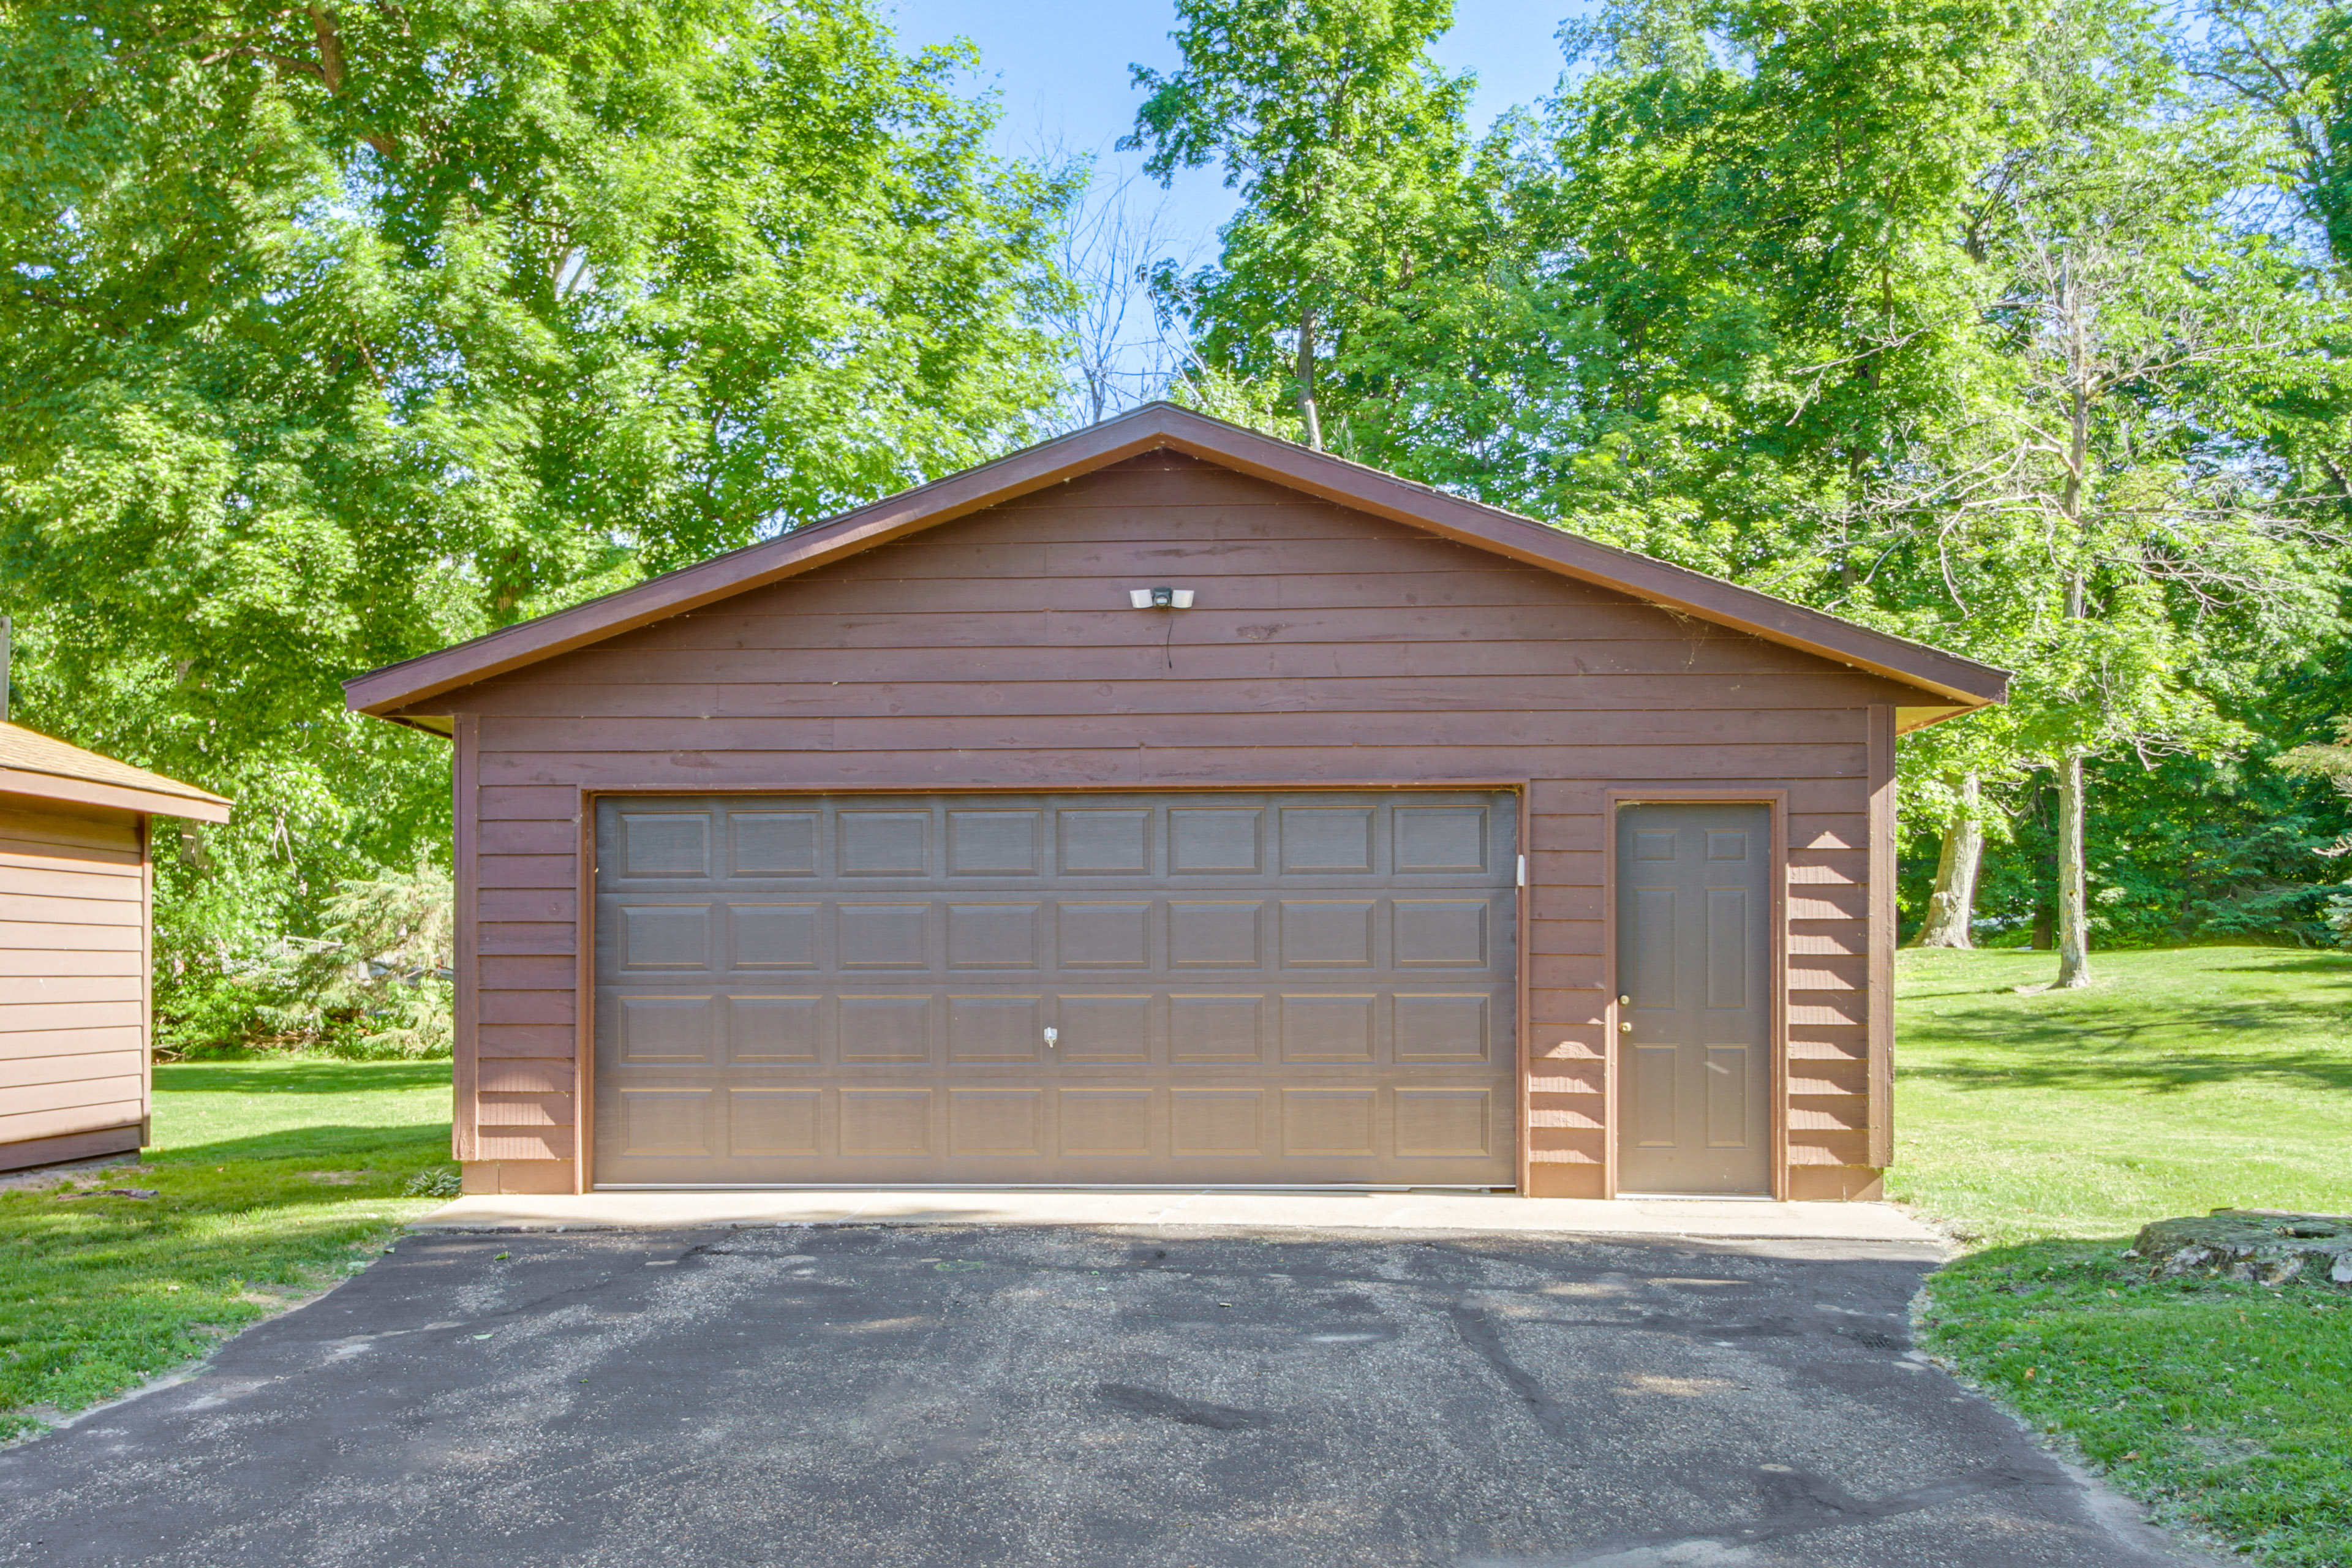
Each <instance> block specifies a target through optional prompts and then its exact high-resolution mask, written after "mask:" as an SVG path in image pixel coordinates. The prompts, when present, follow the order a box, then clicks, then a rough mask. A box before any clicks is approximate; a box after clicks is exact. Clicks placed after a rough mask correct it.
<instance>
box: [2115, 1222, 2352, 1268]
mask: <svg viewBox="0 0 2352 1568" xmlns="http://www.w3.org/2000/svg"><path fill="white" fill-rule="evenodd" d="M2126 1256H2129V1257H2136V1258H2145V1259H2147V1262H2148V1266H2149V1267H2148V1278H2150V1279H2182V1278H2185V1277H2187V1276H2189V1275H2192V1274H2201V1275H2205V1276H2208V1277H2211V1278H2222V1277H2226V1278H2229V1279H2242V1280H2245V1281H2247V1282H2248V1283H2250V1284H2255V1285H2284V1284H2287V1283H2289V1282H2290V1281H2293V1280H2297V1279H2301V1280H2305V1281H2307V1282H2309V1283H2312V1284H2330V1285H2344V1286H2352V1215H2333V1214H2294V1213H2292V1212H2290V1211H2288V1210H2285V1209H2215V1210H2214V1211H2213V1212H2212V1213H2211V1214H2210V1215H2204V1216H2202V1217H2192V1218H2187V1219H2160V1220H2158V1221H2157V1222H2156V1223H2154V1224H2153V1225H2148V1226H2142V1227H2141V1229H2140V1233H2139V1236H2138V1237H2137V1239H2136V1240H2134V1241H2133V1243H2132V1249H2131V1252H2130V1253H2129V1254H2127V1255H2126Z"/></svg>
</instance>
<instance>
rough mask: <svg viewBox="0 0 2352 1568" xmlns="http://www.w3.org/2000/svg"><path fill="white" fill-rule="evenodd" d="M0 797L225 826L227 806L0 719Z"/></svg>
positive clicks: (208, 795)
mask: <svg viewBox="0 0 2352 1568" xmlns="http://www.w3.org/2000/svg"><path fill="white" fill-rule="evenodd" d="M0 795H30V796H32V797H34V798H35V799H37V800H55V801H65V802H68V803H69V804H71V805H105V806H114V807H118V808H120V809H121V810H124V811H143V812H150V813H152V814H153V815H155V816H184V817H188V818H190V819H191V820H194V821H196V822H226V821H227V820H228V813H229V803H228V802H227V801H226V800H225V799H223V798H222V797H221V796H219V795H214V794H213V793H211V792H210V791H209V790H201V789H198V788H197V787H196V786H195V785H194V784H182V783H181V782H180V781H179V780H177V779H167V778H165V777H164V776H163V774H162V773H149V772H148V771H147V770H146V769H145V768H134V767H132V766H131V764H130V763H124V762H117V761H116V760H115V759H114V758H112V757H108V756H101V755H100V754H99V753H98V752H85V751H83V750H82V749H81V748H80V747H79V746H69V745H68V744H67V743H66V742H63V741H60V740H58V738H57V737H55V736H54V735H44V734H42V733H41V732H40V731H38V730H27V729H26V728H25V727H24V726H23V725H22V724H10V723H7V722H5V721H0Z"/></svg>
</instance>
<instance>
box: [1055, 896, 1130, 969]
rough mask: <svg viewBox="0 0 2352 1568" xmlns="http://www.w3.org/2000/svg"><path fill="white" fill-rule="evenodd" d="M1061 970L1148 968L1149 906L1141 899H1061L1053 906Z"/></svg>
mask: <svg viewBox="0 0 2352 1568" xmlns="http://www.w3.org/2000/svg"><path fill="white" fill-rule="evenodd" d="M1054 914H1055V939H1056V942H1057V944H1058V946H1059V950H1060V952H1059V957H1060V960H1061V967H1063V968H1064V969H1135V970H1143V969H1150V967H1151V905H1150V903H1149V902H1147V901H1144V900H1119V901H1112V900H1071V899H1064V900H1061V901H1060V902H1059V903H1057V904H1056V905H1055V910H1054Z"/></svg>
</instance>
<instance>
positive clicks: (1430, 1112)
mask: <svg viewBox="0 0 2352 1568" xmlns="http://www.w3.org/2000/svg"><path fill="white" fill-rule="evenodd" d="M1494 1110H1495V1095H1494V1093H1493V1091H1492V1090H1490V1089H1483V1088H1482V1089H1398V1090H1397V1091H1396V1152H1397V1156H1398V1158H1400V1159H1405V1160H1433V1159H1441V1160H1442V1159H1451V1160H1463V1159H1480V1158H1483V1157H1485V1156H1486V1154H1487V1153H1488V1152H1489V1151H1490V1150H1491V1149H1492V1147H1493V1142H1492V1141H1493V1128H1494V1124H1495V1122H1494Z"/></svg>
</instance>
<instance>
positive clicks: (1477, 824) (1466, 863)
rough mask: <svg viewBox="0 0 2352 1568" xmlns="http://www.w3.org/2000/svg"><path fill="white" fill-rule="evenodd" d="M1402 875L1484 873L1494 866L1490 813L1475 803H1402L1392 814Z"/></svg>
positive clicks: (1393, 832) (1395, 842)
mask: <svg viewBox="0 0 2352 1568" xmlns="http://www.w3.org/2000/svg"><path fill="white" fill-rule="evenodd" d="M1390 820H1391V839H1392V842H1393V844H1394V854H1395V857H1396V858H1395V862H1394V868H1395V870H1396V872H1397V874H1398V875H1400V876H1406V877H1412V876H1449V875H1452V876H1474V877H1475V876H1482V875H1484V874H1486V872H1487V871H1489V870H1490V869H1492V868H1493V866H1494V858H1493V855H1492V852H1491V847H1490V840H1491V838H1492V837H1493V835H1492V834H1491V833H1490V832H1489V830H1488V829H1489V824H1488V821H1487V813H1486V809H1485V808H1483V807H1480V806H1475V805H1400V806H1398V807H1397V808H1396V809H1395V811H1394V812H1392V813H1391V818H1390Z"/></svg>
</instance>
